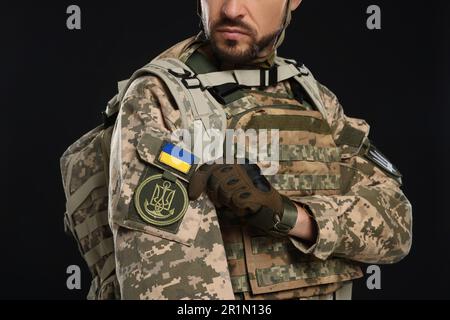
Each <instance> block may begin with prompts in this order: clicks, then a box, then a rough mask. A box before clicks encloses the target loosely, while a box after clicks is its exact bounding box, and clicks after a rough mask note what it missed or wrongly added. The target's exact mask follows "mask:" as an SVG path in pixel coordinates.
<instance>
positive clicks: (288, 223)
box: [188, 164, 297, 237]
mask: <svg viewBox="0 0 450 320" xmlns="http://www.w3.org/2000/svg"><path fill="white" fill-rule="evenodd" d="M204 191H206V192H207V194H208V196H209V198H210V199H211V201H212V202H213V203H214V205H215V206H216V207H217V208H221V207H227V208H229V209H231V210H233V212H234V213H235V214H236V215H237V216H239V217H242V218H244V219H245V220H246V221H247V222H248V223H249V224H250V225H252V226H254V227H256V228H258V229H260V230H262V231H264V232H266V233H269V234H270V235H272V236H278V237H282V236H286V235H287V234H288V232H289V231H290V230H291V229H292V228H293V227H294V225H295V223H296V221H297V208H296V206H295V205H294V203H293V202H292V201H291V200H289V199H288V198H287V197H285V196H282V195H280V194H279V193H278V191H276V190H275V189H274V188H273V187H272V186H271V184H270V183H269V182H268V181H267V179H266V178H265V177H264V176H263V175H261V170H260V169H259V167H258V166H257V165H255V164H233V165H228V164H212V165H207V164H205V165H203V166H201V167H200V168H199V169H198V170H197V172H196V173H195V174H194V175H193V177H192V179H191V181H190V183H189V190H188V194H189V198H190V199H191V200H195V199H197V198H198V197H199V196H200V194H201V193H202V192H204Z"/></svg>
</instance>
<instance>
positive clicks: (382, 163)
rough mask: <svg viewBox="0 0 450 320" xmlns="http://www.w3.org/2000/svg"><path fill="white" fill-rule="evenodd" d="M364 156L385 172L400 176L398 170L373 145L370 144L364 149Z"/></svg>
mask: <svg viewBox="0 0 450 320" xmlns="http://www.w3.org/2000/svg"><path fill="white" fill-rule="evenodd" d="M366 157H367V158H368V159H369V160H371V161H372V162H373V163H374V164H375V165H376V166H377V167H379V168H380V169H382V170H383V171H385V172H386V173H388V174H390V175H392V176H394V177H396V178H401V177H402V174H401V173H400V171H398V169H397V168H396V167H394V165H393V164H392V163H391V162H390V161H389V160H388V159H387V158H386V156H384V155H383V154H382V153H381V152H380V151H379V150H378V149H377V148H375V146H374V145H372V144H371V145H370V147H369V149H368V150H367V151H366Z"/></svg>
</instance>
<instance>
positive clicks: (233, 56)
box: [210, 32, 279, 65]
mask: <svg viewBox="0 0 450 320" xmlns="http://www.w3.org/2000/svg"><path fill="white" fill-rule="evenodd" d="M278 34H279V32H275V33H273V34H270V35H267V36H264V37H263V38H262V39H261V40H259V41H252V43H251V44H250V45H248V46H247V48H244V49H241V48H240V47H239V45H238V42H237V41H236V40H226V41H225V42H223V43H222V44H219V43H218V41H217V39H216V37H214V36H212V37H210V42H211V48H212V50H213V52H214V53H215V54H216V56H217V57H218V58H219V59H220V60H221V61H223V62H226V63H230V64H234V65H240V64H247V63H250V62H251V61H253V60H255V59H256V58H259V55H260V53H261V52H262V51H264V50H265V49H267V48H268V47H269V46H271V45H273V43H274V42H275V40H276V38H277V36H278Z"/></svg>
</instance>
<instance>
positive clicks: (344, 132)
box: [290, 87, 412, 263]
mask: <svg viewBox="0 0 450 320" xmlns="http://www.w3.org/2000/svg"><path fill="white" fill-rule="evenodd" d="M321 88H322V99H323V101H324V104H325V107H326V109H327V113H328V122H329V123H330V124H331V126H332V130H333V133H334V134H333V135H334V138H335V141H337V142H338V144H339V146H340V147H341V148H342V150H343V151H344V154H343V158H344V159H343V161H342V166H341V170H342V172H341V176H342V179H343V185H346V186H347V187H344V189H345V190H344V192H343V193H342V195H339V196H319V195H316V196H310V197H298V198H295V197H293V198H291V200H293V201H295V202H297V203H298V204H299V205H298V212H299V215H298V219H297V225H296V226H295V227H294V229H293V230H291V237H290V239H291V241H292V243H293V244H294V245H295V246H296V247H297V248H298V249H299V250H301V251H303V252H305V253H310V254H313V255H315V256H316V257H318V258H320V259H327V258H328V257H330V256H337V257H343V258H348V259H352V260H356V261H360V262H366V263H395V262H397V261H399V260H401V259H402V258H403V257H405V256H406V255H407V254H408V252H409V250H410V247H411V237H412V214H411V213H412V209H411V204H410V203H409V201H408V199H407V198H406V197H405V195H404V194H403V192H402V191H401V189H400V186H401V183H400V181H399V180H398V179H394V177H391V176H390V175H388V174H387V173H385V172H384V171H383V170H382V169H380V168H379V167H378V166H377V165H375V163H374V162H373V161H370V159H367V158H366V157H365V156H363V155H361V154H360V153H361V152H359V150H358V148H355V146H356V144H355V141H348V140H352V139H353V140H355V137H356V136H358V135H360V136H361V137H363V136H364V135H367V132H368V126H367V125H366V124H365V122H364V121H361V120H357V119H352V118H348V117H346V116H345V115H344V114H343V110H342V107H341V105H340V104H339V102H338V100H337V99H336V97H335V96H334V95H333V94H332V93H331V92H330V91H329V90H328V89H326V88H325V87H321ZM361 133H362V135H361ZM362 140H363V139H361V144H362ZM303 206H305V209H303V208H302V207H303ZM306 211H308V212H309V214H308V213H307V212H306ZM310 215H311V216H312V218H311V217H310ZM314 228H317V231H315V230H314ZM315 233H316V234H315ZM314 238H316V239H314ZM304 240H315V241H313V244H312V245H311V243H308V242H306V241H304Z"/></svg>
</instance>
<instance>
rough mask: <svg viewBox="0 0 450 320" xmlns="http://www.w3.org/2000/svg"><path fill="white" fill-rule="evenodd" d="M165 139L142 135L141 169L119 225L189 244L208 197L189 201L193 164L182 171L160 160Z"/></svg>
mask: <svg viewBox="0 0 450 320" xmlns="http://www.w3.org/2000/svg"><path fill="white" fill-rule="evenodd" d="M167 143H169V142H168V141H166V140H164V139H162V138H160V137H158V136H155V135H153V134H148V133H147V134H144V135H143V136H142V137H141V139H140V141H139V143H138V146H137V150H136V151H137V156H138V158H139V161H140V162H141V163H142V164H143V170H142V172H141V173H140V177H139V182H138V183H137V186H136V188H135V189H134V190H133V196H132V199H131V202H130V204H129V207H128V212H127V214H126V215H125V217H124V221H122V223H119V225H122V226H123V227H127V228H130V229H133V230H137V231H141V232H144V233H146V234H150V235H153V236H156V237H160V238H164V239H167V240H171V241H176V242H178V243H181V244H184V245H187V246H191V245H192V244H193V243H194V241H195V239H196V237H197V233H198V231H199V228H200V224H201V220H202V218H203V212H204V210H205V205H206V201H207V198H206V197H200V198H199V199H198V200H195V201H189V198H188V195H187V187H188V182H189V176H190V174H191V173H192V172H193V170H194V167H193V164H192V168H191V169H192V170H187V171H186V170H185V169H186V167H183V172H181V171H178V170H177V169H175V168H173V167H170V165H166V164H164V163H162V162H161V161H160V159H161V158H160V157H159V156H160V154H161V151H162V149H163V148H164V146H166V144H167ZM178 164H179V163H178ZM176 165H177V164H174V166H175V167H176Z"/></svg>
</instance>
